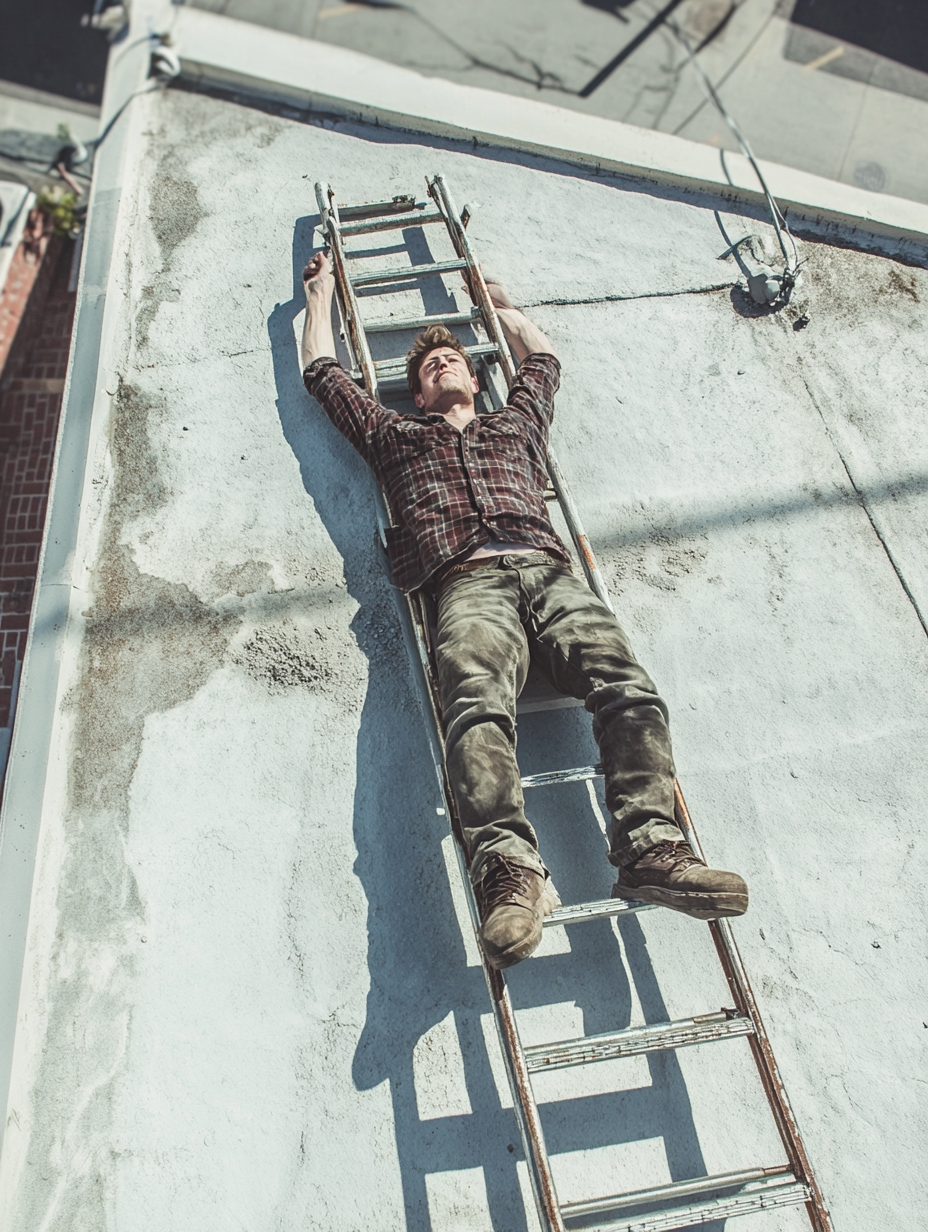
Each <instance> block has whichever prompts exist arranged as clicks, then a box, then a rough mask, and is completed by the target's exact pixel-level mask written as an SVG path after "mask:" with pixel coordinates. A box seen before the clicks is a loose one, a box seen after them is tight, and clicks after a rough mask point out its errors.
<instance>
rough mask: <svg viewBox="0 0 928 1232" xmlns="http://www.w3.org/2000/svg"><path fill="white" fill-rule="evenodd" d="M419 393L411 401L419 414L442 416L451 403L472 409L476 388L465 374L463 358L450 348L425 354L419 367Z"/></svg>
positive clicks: (473, 382) (465, 364) (445, 347)
mask: <svg viewBox="0 0 928 1232" xmlns="http://www.w3.org/2000/svg"><path fill="white" fill-rule="evenodd" d="M419 386H420V392H419V393H417V394H416V395H415V398H414V401H415V404H416V406H417V407H418V408H419V410H420V411H431V410H435V411H439V412H442V413H443V412H444V411H445V410H446V409H450V408H451V407H452V406H453V405H455V403H461V402H465V403H467V402H469V403H470V404H471V405H473V401H474V394H475V393H477V391H478V390H479V388H480V386H479V385H478V383H477V378H476V377H473V376H471V374H470V372H469V371H468V367H467V363H466V361H465V359H464V356H463V355H461V354H459V352H457V351H456V350H455V349H454V347H449V346H443V347H436V348H435V350H434V351H429V353H428V354H427V355H426V357H425V359H424V360H423V361H422V364H421V365H420V367H419Z"/></svg>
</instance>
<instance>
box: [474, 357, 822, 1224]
mask: <svg viewBox="0 0 928 1232" xmlns="http://www.w3.org/2000/svg"><path fill="white" fill-rule="evenodd" d="M488 376H489V367H488ZM497 396H498V395H497ZM548 471H549V474H550V475H551V482H552V485H553V487H554V490H555V493H556V495H557V499H558V503H559V505H560V507H561V510H562V512H563V514H564V519H565V521H566V523H567V527H568V529H569V531H570V535H571V539H572V540H573V543H574V546H575V548H576V550H577V553H578V555H579V556H580V560H581V564H582V566H583V571H584V574H585V575H586V579H587V583H588V584H589V586H590V589H591V590H592V591H593V593H594V594H595V595H596V596H597V598H599V599H600V600H601V601H602V602H603V603H604V604H605V605H606V607H607V608H608V609H609V611H610V612H612V613H613V614H614V613H615V609H614V607H613V605H612V601H611V599H610V597H609V593H608V591H607V589H606V586H605V582H604V581H603V577H602V573H601V572H600V570H599V567H598V565H597V562H596V557H595V555H594V553H593V549H592V547H591V546H590V542H589V539H588V538H587V536H586V533H585V531H584V529H583V524H582V522H581V520H580V514H579V510H578V509H577V506H576V502H575V501H574V499H573V494H572V493H571V491H570V487H569V485H568V483H567V479H566V476H565V475H564V473H563V471H562V470H561V467H560V465H559V463H558V461H557V457H556V455H554V454H553V450H552V449H551V447H550V445H549V447H548ZM596 769H598V767H596ZM674 794H675V797H676V800H677V804H678V809H677V811H678V815H679V819H680V820H681V822H682V825H681V828H682V829H683V832H684V835H685V837H686V838H687V840H688V841H689V842H690V845H691V846H692V848H693V850H694V851H695V852H696V854H697V855H698V856H699V857H700V859H704V856H703V852H702V848H701V846H700V843H699V839H698V838H697V836H696V829H695V826H694V825H693V822H692V819H691V818H690V815H689V811H688V809H687V807H686V802H685V800H684V798H683V792H682V789H681V787H680V783H679V780H678V779H674ZM709 930H710V932H711V934H712V940H713V942H714V944H715V948H716V951H717V953H718V956H719V961H720V963H721V965H722V970H723V971H724V973H725V978H726V980H727V982H728V986H729V989H730V990H731V993H732V996H733V998H734V1000H735V1004H736V1006H737V1008H738V1009H739V1010H740V1011H741V1012H742V1013H743V1014H745V1015H747V1016H748V1017H749V1018H750V1020H751V1022H752V1023H753V1025H754V1031H753V1032H752V1033H751V1035H750V1037H749V1038H750V1044H751V1051H752V1053H753V1055H754V1060H755V1064H756V1065H757V1069H758V1072H759V1074H760V1078H761V1083H762V1085H763V1087H764V1092H765V1094H766V1096H767V1101H768V1103H769V1105H770V1109H771V1112H772V1114H773V1117H774V1121H775V1122H776V1125H777V1129H778V1131H779V1134H780V1138H781V1140H782V1142H783V1146H784V1149H785V1150H786V1154H787V1158H788V1159H789V1161H790V1164H791V1165H792V1168H793V1172H794V1175H795V1176H796V1178H797V1180H799V1181H800V1182H801V1183H802V1184H804V1185H805V1186H806V1188H807V1190H808V1192H809V1195H810V1198H809V1201H808V1202H807V1203H806V1208H807V1211H808V1213H809V1218H810V1222H811V1223H812V1226H813V1228H814V1229H815V1232H832V1224H831V1220H830V1217H829V1215H828V1211H827V1209H826V1207H825V1203H824V1199H823V1198H822V1195H821V1192H820V1190H819V1188H818V1185H817V1183H816V1181H815V1176H814V1174H813V1172H812V1168H811V1165H810V1163H809V1159H808V1156H807V1154H806V1151H805V1147H804V1144H803V1142H802V1138H801V1136H800V1133H799V1127H798V1125H797V1123H796V1118H795V1115H794V1114H793V1111H792V1108H791V1106H790V1104H789V1100H788V1098H787V1095H786V1090H785V1087H784V1085H783V1081H782V1079H781V1077H780V1074H779V1070H778V1068H777V1065H776V1061H775V1059H774V1055H773V1050H772V1048H771V1046H770V1040H769V1037H768V1036H767V1033H766V1030H765V1028H764V1025H763V1021H762V1019H761V1016H760V1011H759V1009H758V1007H757V1002H756V1000H755V999H754V995H753V992H752V990H751V986H750V983H749V981H748V978H747V973H746V971H745V969H744V966H743V964H742V962H741V957H740V954H739V953H738V949H737V946H736V944H735V940H734V935H733V933H732V929H731V925H730V924H729V923H728V922H727V921H723V920H714V921H712V922H710V924H709Z"/></svg>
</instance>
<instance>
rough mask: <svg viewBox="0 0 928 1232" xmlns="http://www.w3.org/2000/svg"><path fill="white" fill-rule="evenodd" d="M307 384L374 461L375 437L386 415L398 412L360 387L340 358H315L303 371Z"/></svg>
mask: <svg viewBox="0 0 928 1232" xmlns="http://www.w3.org/2000/svg"><path fill="white" fill-rule="evenodd" d="M303 384H304V385H305V386H306V388H307V389H308V390H309V392H310V393H311V394H312V396H313V397H314V398H315V399H316V401H317V402H318V403H319V405H320V406H321V407H322V409H323V410H324V411H325V413H326V415H328V417H329V419H331V421H332V423H333V424H334V425H335V427H336V428H338V430H339V432H341V434H342V436H344V437H346V438H347V439H348V440H349V441H350V442H351V444H352V445H353V446H354V447H355V449H356V450H357V451H358V453H359V454H360V455H361V457H362V458H364V460H365V462H368V463H370V462H371V461H372V457H373V454H374V452H375V450H374V437H375V435H376V433H377V430H378V428H379V427H380V425H381V424H382V423H383V421H384V419H385V418H387V417H391V416H393V415H395V414H396V412H395V411H388V410H387V409H386V407H383V406H381V405H380V403H379V402H377V401H376V400H375V399H374V398H372V397H371V396H370V394H369V393H367V391H366V390H364V389H360V388H359V387H358V386H357V385H356V384H355V383H354V381H353V380H352V379H351V377H350V376H349V375H348V373H347V372H346V371H345V369H344V368H343V367H342V366H341V364H340V363H339V362H338V360H337V359H332V358H330V357H328V356H323V357H321V358H320V359H314V360H313V362H312V363H311V364H310V365H309V367H308V368H305V369H304V371H303Z"/></svg>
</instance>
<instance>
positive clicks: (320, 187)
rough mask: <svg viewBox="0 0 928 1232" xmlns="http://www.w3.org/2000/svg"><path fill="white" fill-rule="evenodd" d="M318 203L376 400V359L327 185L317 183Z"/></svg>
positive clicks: (344, 304) (347, 317)
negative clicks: (346, 259) (353, 285)
mask: <svg viewBox="0 0 928 1232" xmlns="http://www.w3.org/2000/svg"><path fill="white" fill-rule="evenodd" d="M316 201H317V203H318V205H319V213H320V215H321V217H322V225H323V228H324V230H325V234H326V236H327V237H328V241H329V247H330V249H331V252H332V261H333V264H334V266H335V275H336V283H337V285H338V289H339V292H340V299H341V301H342V304H341V307H342V312H343V314H344V317H345V321H346V324H347V326H348V333H349V335H350V337H351V341H352V344H353V346H354V350H355V353H356V355H357V359H358V364H359V366H360V368H361V374H362V376H363V378H364V384H365V385H366V386H367V392H368V393H369V394H370V395H371V396H372V397H376V396H377V377H376V374H375V372H374V359H373V356H372V355H371V349H370V347H369V346H368V343H367V337H366V335H365V333H364V325H363V323H362V321H361V313H360V310H359V308H358V300H357V296H356V295H355V293H354V288H353V287H352V285H351V279H350V278H349V277H348V269H347V266H346V264H345V250H344V247H343V246H342V237H341V229H340V227H339V223H338V207H337V206H336V205H335V199H334V194H333V192H332V189H331V188H330V187H329V185H328V184H323V183H317V184H316Z"/></svg>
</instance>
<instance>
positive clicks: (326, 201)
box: [316, 175, 832, 1232]
mask: <svg viewBox="0 0 928 1232" xmlns="http://www.w3.org/2000/svg"><path fill="white" fill-rule="evenodd" d="M426 186H427V190H428V195H429V197H430V198H431V200H432V203H433V204H432V208H431V209H430V208H429V205H428V203H427V202H417V201H416V200H415V199H414V198H413V197H409V196H403V197H395V198H393V200H392V201H384V202H375V203H366V204H361V205H356V206H342V207H341V208H340V207H339V206H338V205H337V204H336V201H335V194H334V192H333V191H332V189H331V188H330V187H329V186H328V185H327V184H316V200H317V203H318V206H319V213H320V218H321V230H322V232H323V234H324V236H325V240H326V245H327V247H328V249H329V251H330V253H331V256H332V261H333V265H334V268H335V278H336V286H337V291H338V296H337V300H338V309H339V313H340V316H341V321H342V326H343V337H344V339H345V342H346V345H347V347H348V350H349V352H350V354H351V360H352V364H353V370H352V376H353V377H354V379H355V380H356V381H358V382H359V383H363V384H364V386H365V387H366V389H367V391H368V393H369V394H370V395H371V396H372V397H374V398H377V399H378V400H379V398H380V393H381V388H382V387H383V388H389V387H390V386H396V385H398V384H405V364H404V362H403V358H402V356H397V357H395V358H392V359H387V360H378V361H375V360H374V358H373V356H372V354H371V349H370V345H369V343H368V339H367V335H368V333H381V334H382V333H386V332H388V331H390V330H401V329H407V330H408V329H413V328H418V327H419V326H420V325H423V324H426V323H428V324H435V323H438V322H444V323H446V324H448V325H457V324H465V323H466V324H472V325H475V326H482V328H483V332H484V333H485V335H486V341H485V342H479V343H478V344H477V345H472V346H469V347H467V350H468V353H469V354H470V355H471V358H472V359H473V360H475V361H477V363H479V364H480V366H481V369H482V372H483V375H484V377H485V383H486V385H487V390H488V393H489V394H490V395H491V398H492V400H493V402H494V405H495V407H496V408H497V409H498V408H499V407H500V406H502V405H504V404H505V400H506V396H505V391H506V390H507V389H508V387H509V386H510V385H511V384H512V381H513V380H514V378H515V368H514V365H513V362H512V358H511V355H510V353H509V348H508V346H507V344H506V341H505V338H504V336H503V333H502V330H501V327H500V324H499V319H498V317H497V315H496V311H495V309H494V307H493V304H492V301H491V300H490V296H489V292H488V291H487V286H486V283H485V281H484V279H483V275H482V273H481V271H480V266H479V265H478V263H477V260H476V258H475V256H474V252H473V248H472V246H471V244H470V241H469V238H468V236H467V231H466V226H467V222H468V220H469V217H470V213H471V209H470V207H468V206H465V207H464V210H463V212H462V213H459V212H458V210H457V207H456V205H455V204H454V201H453V199H452V196H451V192H450V189H449V187H448V184H447V182H446V181H445V180H444V179H443V177H442V176H440V175H435V176H432V177H431V178H427V179H426ZM342 215H344V218H345V221H344V222H343V221H342ZM349 220H350V221H349ZM438 222H444V224H445V227H446V229H447V232H448V235H449V237H450V240H451V244H452V246H453V248H454V251H455V253H456V254H457V258H456V259H455V260H451V261H436V262H432V263H431V264H423V265H415V266H409V267H398V268H390V269H381V270H376V271H368V272H366V273H365V272H361V273H357V274H355V273H354V272H352V271H351V270H350V269H349V264H348V262H349V260H350V259H351V256H352V254H351V253H350V252H348V251H346V250H345V247H344V243H343V240H344V238H346V237H350V236H354V235H361V234H367V233H371V232H380V231H387V230H391V229H401V228H405V227H419V226H422V225H424V224H429V223H438ZM455 270H460V271H462V273H463V274H464V276H465V277H466V279H467V281H468V283H469V285H470V289H471V292H472V298H473V301H474V307H473V308H472V309H467V310H465V311H463V312H453V313H444V314H436V315H434V316H428V317H422V316H418V317H408V318H400V319H386V320H383V321H372V322H365V321H364V320H363V318H362V316H361V311H360V307H359V304H358V297H357V295H356V293H355V290H356V288H359V287H366V288H370V289H376V288H377V287H382V288H383V290H384V291H388V290H402V289H404V288H409V289H414V288H415V287H416V286H417V285H419V282H420V280H421V279H422V278H423V277H426V276H429V275H436V276H442V275H444V274H446V273H448V272H451V271H455ZM375 293H376V290H375ZM499 371H501V372H502V375H503V380H504V382H505V384H504V385H503V384H502V383H501V382H500V379H499V376H498V372H499ZM548 471H549V474H550V478H551V485H552V488H553V492H552V493H551V494H550V498H551V499H555V500H556V501H557V502H558V504H559V505H560V507H561V510H562V512H563V514H564V519H565V521H566V523H567V526H568V528H569V530H570V535H571V538H572V540H573V543H574V547H575V548H576V551H577V554H578V556H579V558H580V563H581V565H582V568H583V571H584V574H585V576H586V580H587V582H588V584H589V586H590V589H591V590H592V591H593V592H594V594H596V595H597V597H598V598H599V599H600V600H601V601H602V602H603V603H604V604H605V605H606V606H607V607H608V608H609V610H610V611H612V610H613V608H612V603H611V601H610V598H609V594H608V591H607V589H606V586H605V583H604V581H603V578H602V575H601V573H600V571H599V568H598V566H597V564H596V558H595V556H594V554H593V550H592V548H591V546H590V543H589V540H588V539H587V536H586V534H585V532H584V530H583V526H582V523H581V520H580V515H579V511H578V509H577V506H576V504H575V503H574V500H573V497H572V496H571V493H570V489H569V487H568V484H567V481H566V478H565V477H564V474H563V471H562V470H561V467H560V465H559V464H558V461H557V458H556V456H555V454H554V451H553V450H552V449H551V448H550V446H549V450H548ZM377 508H378V522H379V524H380V526H379V529H380V538H381V542H382V543H385V541H386V535H385V532H386V528H387V527H388V526H389V525H390V524H391V522H392V520H393V519H392V517H391V513H390V510H389V509H388V508H387V505H386V502H385V500H384V497H383V494H382V493H381V492H380V491H379V490H378V491H377ZM400 614H401V621H402V625H403V630H404V636H405V639H406V643H407V649H408V650H409V653H410V659H411V663H412V666H413V672H414V676H415V678H416V683H417V686H418V688H419V692H420V700H421V701H422V708H423V712H424V716H425V719H426V727H427V735H428V739H429V746H430V750H431V754H432V760H433V763H434V766H435V771H436V774H437V777H438V782H439V787H440V789H441V793H442V796H443V800H444V805H445V809H446V812H447V815H448V816H449V817H450V818H451V820H452V829H453V830H454V831H455V833H457V831H458V827H457V825H456V813H455V806H454V796H453V793H452V791H451V785H450V782H449V779H448V773H447V767H446V764H445V756H444V742H443V738H442V729H441V720H440V711H439V703H438V694H437V689H436V682H435V679H434V674H433V670H432V662H431V657H430V651H429V638H428V624H427V615H426V611H425V606H424V601H423V599H422V598H421V596H419V595H417V594H414V595H410V596H406V599H405V603H403V604H402V605H401V612H400ZM556 704H557V703H556V702H552V703H551V705H556ZM541 708H545V706H544V705H534V706H532V707H531V709H541ZM601 773H602V768H601V767H600V766H585V767H580V768H579V769H577V770H567V771H556V772H554V773H552V774H542V775H533V776H528V777H526V778H524V779H523V780H522V783H523V787H526V788H528V787H542V786H544V787H547V786H553V785H556V784H558V783H564V782H577V781H582V780H585V779H593V778H597V777H599V776H600V775H601ZM675 795H676V816H677V820H678V823H679V825H680V827H681V829H682V830H683V833H684V834H685V836H686V838H687V840H688V842H689V843H690V844H691V845H692V847H693V850H694V851H695V852H696V854H697V855H699V856H700V857H701V856H702V849H701V847H700V845H699V840H698V838H697V836H696V831H695V828H694V826H693V823H692V820H691V818H690V815H689V811H688V809H687V807H686V802H685V800H684V799H683V793H682V791H681V790H680V785H679V783H675ZM455 851H456V853H457V858H458V864H459V869H460V874H461V880H462V882H463V885H464V888H465V896H466V899H467V904H468V909H469V911H470V916H471V923H472V925H473V928H474V932H475V935H476V937H477V944H478V948H479V945H480V941H479V924H480V921H479V916H478V912H477V904H476V901H475V898H474V895H473V892H472V890H471V885H470V878H469V877H468V875H467V864H466V859H465V856H464V852H463V850H462V848H461V844H460V843H459V842H457V841H456V842H455ZM649 908H650V904H647V903H635V902H627V901H624V900H622V899H611V900H608V901H604V902H589V903H578V904H575V905H572V906H567V907H560V908H558V909H557V910H555V911H554V912H552V913H551V915H549V916H548V917H547V918H546V920H545V925H546V926H551V925H555V924H568V923H579V922H582V921H584V920H595V919H603V918H608V917H611V916H621V915H627V914H632V913H637V912H640V911H644V910H647V909H649ZM708 927H709V930H710V932H711V934H712V940H713V942H714V943H715V948H716V951H717V954H718V957H719V960H720V963H721V965H722V969H723V971H724V973H725V978H726V980H727V982H728V987H729V991H730V993H731V996H732V1000H733V1001H734V1007H733V1008H732V1009H729V1010H723V1011H721V1013H710V1014H705V1015H702V1016H699V1017H696V1018H691V1019H684V1020H682V1021H679V1022H667V1023H655V1024H649V1025H647V1026H644V1027H634V1028H628V1029H626V1030H621V1031H614V1032H609V1033H606V1034H605V1035H599V1036H592V1037H588V1038H585V1039H579V1040H566V1041H557V1042H552V1043H549V1044H544V1045H538V1046H535V1047H532V1048H524V1047H523V1045H522V1043H521V1039H520V1036H519V1029H518V1025H517V1022H516V1016H515V1011H514V1010H513V1007H512V1003H511V1000H510V997H509V992H508V989H507V987H506V981H505V978H504V976H503V974H502V972H500V971H496V970H494V969H493V968H492V967H490V966H489V965H488V964H487V963H486V961H483V971H484V975H485V977H486V982H487V989H488V991H489V994H490V1002H491V1005H492V1009H493V1017H494V1020H495V1023H496V1028H497V1032H498V1035H499V1041H500V1046H501V1051H502V1055H503V1061H504V1064H505V1068H506V1073H507V1077H508V1079H509V1085H510V1087H511V1090H512V1097H513V1107H514V1110H515V1115H516V1120H517V1122H518V1126H519V1132H520V1135H521V1139H522V1147H523V1150H524V1153H525V1159H526V1162H527V1164H528V1173H529V1178H530V1181H531V1186H532V1192H533V1194H534V1198H535V1204H536V1207H537V1211H538V1218H539V1222H540V1224H541V1228H542V1230H543V1232H566V1225H565V1222H564V1221H565V1219H568V1220H570V1224H571V1227H572V1228H583V1229H584V1232H594V1230H595V1232H672V1230H673V1229H677V1228H685V1227H692V1226H694V1225H697V1224H703V1223H706V1222H708V1221H709V1220H711V1219H715V1218H718V1219H724V1218H730V1217H733V1216H735V1215H748V1214H752V1213H755V1212H758V1211H761V1210H767V1209H771V1208H774V1207H783V1206H790V1205H800V1204H804V1205H805V1208H806V1212H807V1214H808V1217H809V1221H810V1224H811V1227H812V1229H813V1232H832V1224H831V1220H830V1217H829V1214H828V1211H827V1209H826V1207H825V1204H824V1201H823V1198H822V1195H821V1193H820V1191H819V1188H818V1185H817V1184H816V1181H815V1177H814V1175H813V1173H812V1169H811V1166H810V1164H809V1160H808V1157H807V1155H806V1151H805V1147H804V1146H803V1143H802V1139H801V1137H800V1134H799V1129H798V1126H797V1124H796V1119H795V1116H794V1115H793V1112H792V1109H791V1107H790V1104H789V1100H788V1098H787V1095H786V1091H785V1088H784V1086H783V1081H782V1079H781V1077H780V1073H779V1069H778V1067H777V1064H776V1060H775V1058H774V1055H773V1051H772V1049H771V1046H770V1041H769V1039H768V1037H767V1033H766V1031H765V1029H764V1025H763V1021H762V1019H761V1016H760V1011H759V1009H758V1006H757V1002H756V1000H755V998H754V994H753V992H752V991H751V986H750V983H749V982H748V978H747V973H746V971H745V969H744V965H743V963H742V961H741V956H740V954H739V953H738V948H737V946H736V944H735V939H734V935H733V933H732V929H731V925H730V924H729V922H728V921H727V920H713V921H710V922H709V925H708ZM481 954H482V951H481ZM741 1035H744V1036H747V1038H748V1040H749V1043H750V1047H751V1050H752V1053H753V1057H754V1061H755V1063H756V1066H757V1069H758V1072H759V1075H760V1079H761V1083H762V1085H763V1088H764V1092H765V1094H766V1096H767V1100H768V1102H769V1104H770V1109H771V1112H772V1115H773V1118H774V1121H775V1123H776V1126H777V1129H778V1131H779V1134H780V1139H781V1142H782V1144H783V1148H784V1152H785V1154H786V1158H787V1161H788V1162H787V1164H785V1165H776V1166H773V1167H760V1168H753V1169H746V1170H742V1171H740V1172H729V1173H723V1174H719V1175H717V1176H708V1177H704V1178H699V1179H696V1180H691V1181H681V1182H677V1183H675V1184H668V1185H661V1186H657V1187H655V1188H653V1189H647V1190H637V1191H632V1192H628V1193H622V1194H613V1195H608V1196H604V1197H601V1198H593V1199H590V1200H589V1201H584V1202H571V1203H565V1204H560V1203H559V1202H558V1198H557V1191H556V1189H555V1184H554V1178H553V1175H552V1171H551V1164H550V1160H549V1158H548V1153H547V1150H546V1148H545V1142H544V1134H543V1132H542V1126H541V1119H540V1116H539V1113H538V1105H537V1103H536V1101H535V1097H534V1094H533V1091H532V1083H531V1074H532V1073H533V1072H538V1071H543V1070H545V1069H554V1068H560V1067H563V1066H565V1065H582V1064H590V1063H593V1062H596V1061H598V1060H604V1059H609V1058H615V1057H621V1056H630V1055H635V1054H638V1053H641V1052H651V1051H655V1050H659V1049H664V1048H671V1049H676V1048H683V1047H687V1046H691V1045H696V1044H700V1043H707V1042H714V1041H717V1040H722V1039H728V1038H732V1037H734V1036H741ZM707 1194H711V1195H713V1196H711V1197H708V1198H707V1197H705V1195H707ZM700 1195H702V1196H701V1197H700ZM693 1197H699V1200H698V1201H695V1202H685V1203H684V1204H683V1205H674V1206H671V1207H668V1206H667V1205H666V1204H667V1202H668V1201H670V1202H677V1201H678V1200H682V1199H690V1198H693ZM656 1204H660V1209H657V1210H654V1211H653V1212H651V1213H650V1214H648V1213H645V1214H634V1215H633V1216H632V1218H631V1219H629V1218H628V1217H627V1216H623V1215H622V1214H621V1212H622V1211H623V1210H626V1211H631V1210H632V1209H633V1208H640V1207H642V1206H648V1205H652V1206H653V1205H656ZM590 1216H593V1217H595V1219H594V1222H592V1223H590V1222H589V1217H590ZM603 1216H605V1217H606V1218H602V1217H603ZM578 1220H584V1222H583V1223H578V1222H577V1221H578Z"/></svg>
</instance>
